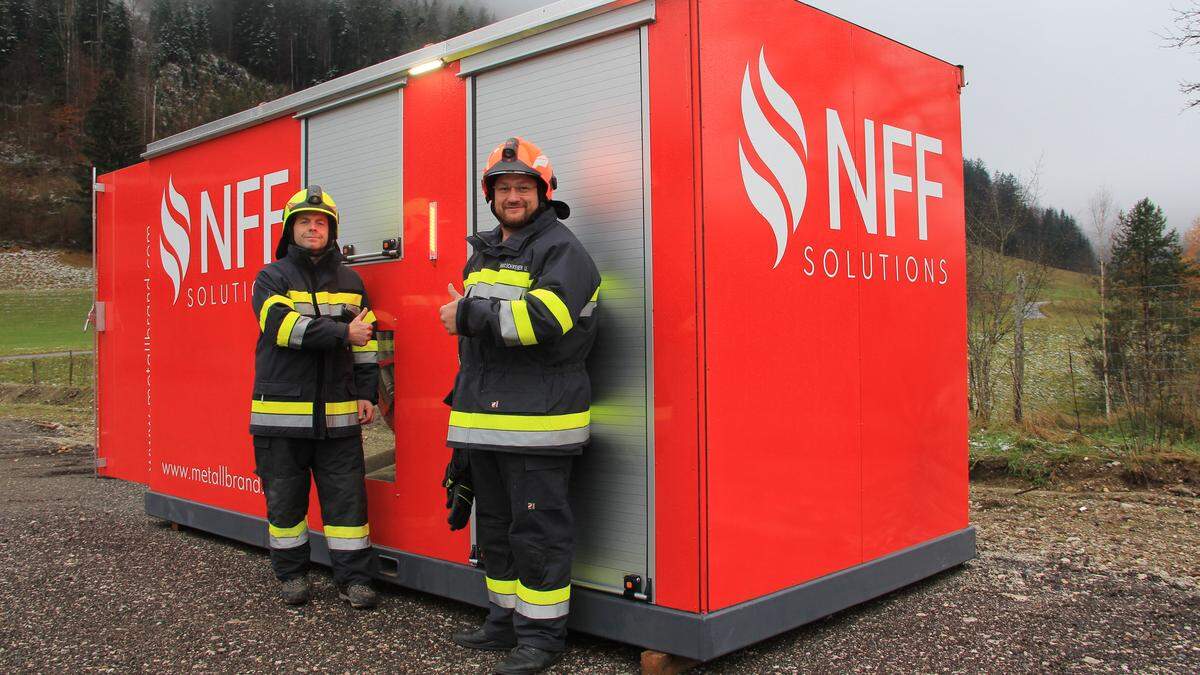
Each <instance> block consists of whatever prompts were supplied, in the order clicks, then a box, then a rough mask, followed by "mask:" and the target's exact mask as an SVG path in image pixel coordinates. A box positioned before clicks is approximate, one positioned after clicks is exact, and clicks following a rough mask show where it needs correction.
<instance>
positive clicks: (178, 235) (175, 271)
mask: <svg viewBox="0 0 1200 675" xmlns="http://www.w3.org/2000/svg"><path fill="white" fill-rule="evenodd" d="M168 199H170V202H171V206H172V207H173V208H174V209H175V213H177V214H179V215H180V216H181V217H182V218H183V222H184V223H185V224H186V225H187V228H186V229H184V226H183V225H180V224H179V222H178V221H176V220H175V216H174V215H172V214H171V210H170V209H168V208H167V200H168ZM159 216H160V219H161V221H162V234H161V235H159V237H158V253H159V259H160V260H162V266H163V271H164V272H166V273H167V276H168V277H170V279H171V286H172V290H173V295H172V296H171V304H172V305H174V304H175V302H176V301H178V300H179V287H180V285H182V284H183V278H184V276H186V275H187V271H188V261H189V258H190V257H191V238H190V236H189V233H190V232H191V229H192V214H191V212H189V211H188V203H187V200H186V199H184V198H183V195H181V194H179V192H178V191H177V190H176V189H175V182H174V177H173V176H168V177H167V187H166V189H164V190H163V194H162V203H161V209H160V212H159ZM164 238H165V239H166V244H170V245H171V249H170V250H168V249H167V246H166V244H165V243H163V239H164Z"/></svg>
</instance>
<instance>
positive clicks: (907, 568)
mask: <svg viewBox="0 0 1200 675" xmlns="http://www.w3.org/2000/svg"><path fill="white" fill-rule="evenodd" d="M146 514H147V515H149V516H152V517H154V518H160V519H162V520H166V521H170V522H172V523H178V524H180V525H184V526H187V527H190V528H193V529H197V530H202V531H205V532H210V533H212V534H216V535H220V536H222V537H226V538H229V539H233V540H236V541H240V542H244V543H247V544H251V545H253V546H258V547H261V548H266V547H267V528H266V521H265V520H264V519H263V518H258V517H254V516H248V515H246V514H243V513H237V512H234V511H229V510H226V509H222V508H218V507H215V506H209V505H206V504H200V503H198V502H193V501H189V500H185V499H180V498H178V497H173V496H170V495H165V494H161V493H157V492H151V491H147V492H146ZM309 541H310V544H311V548H312V559H313V561H314V562H317V563H320V564H322V565H328V564H329V549H328V547H327V546H326V544H325V537H324V536H323V535H322V534H320V533H318V532H311V533H310V534H309ZM375 551H376V553H377V554H378V556H379V561H380V571H379V573H378V578H379V579H380V580H382V581H386V582H389V583H393V584H397V585H399V586H403V587H405V588H411V589H415V590H419V591H423V592H426V593H432V594H434V595H438V596H442V597H446V598H451V599H454V600H459V601H461V602H466V603H470V604H472V605H475V606H478V607H486V606H487V592H486V591H485V590H484V584H483V570H481V569H476V568H474V567H471V566H470V565H467V564H456V563H451V562H447V561H445V560H438V559H435V558H427V557H424V556H419V555H414V554H411V553H405V552H403V551H397V550H394V549H390V548H387V547H385V546H378V545H376V546H375ZM974 557H975V527H974V526H968V527H966V528H964V529H961V530H958V531H956V532H951V533H949V534H946V535H943V536H941V537H937V538H934V539H931V540H929V541H926V542H922V543H920V544H917V545H915V546H911V547H909V548H906V549H904V550H901V551H897V552H895V553H892V554H889V555H886V556H884V557H882V558H878V559H875V560H871V561H869V562H865V563H863V564H861V565H857V566H855V567H851V568H848V569H845V570H842V571H840V572H835V573H833V574H829V575H826V576H824V577H821V578H819V579H814V580H812V581H808V582H805V583H803V584H800V585H797V586H792V587H790V588H785V589H783V590H780V591H776V592H775V593H771V594H769V595H765V596H763V597H760V598H756V599H754V600H749V601H747V602H743V603H740V604H737V605H734V606H732V607H726V608H724V609H720V610H717V611H715V612H710V613H708V614H695V613H692V612H683V611H680V610H676V609H669V608H666V607H659V606H658V605H654V604H651V603H647V602H638V601H634V600H629V599H626V598H624V597H621V596H618V595H612V594H608V593H602V592H599V591H593V590H590V589H585V588H578V587H576V588H574V589H572V591H571V618H570V621H569V627H570V628H571V629H572V630H578V631H580V632H583V633H589V634H591V635H597V636H599V637H603V638H608V639H610V640H616V641H618V642H623V643H626V644H631V645H637V646H639V647H643V648H645V649H652V650H655V651H659V652H663V653H666V654H675V655H678V656H683V657H687V658H689V659H695V660H697V661H709V660H712V659H715V658H717V657H719V656H722V655H724V654H728V653H729V652H732V651H735V650H738V649H741V648H742V647H746V646H749V645H752V644H754V643H756V642H760V641H762V640H765V639H767V638H770V637H773V636H775V635H778V634H780V633H784V632H786V631H789V630H792V629H794V628H797V627H799V626H802V625H804V624H806V623H809V622H812V621H815V620H817V619H820V618H822V617H825V616H828V615H830V614H833V613H835V612H839V611H841V610H843V609H846V608H848V607H852V606H854V605H857V604H860V603H862V602H865V601H867V600H870V599H872V598H876V597H879V596H881V595H884V594H886V593H889V592H891V591H894V590H896V589H899V588H902V587H904V586H907V585H909V584H912V583H914V582H916V581H920V580H921V579H924V578H926V577H929V576H932V575H934V574H937V573H939V572H942V571H944V570H947V569H949V568H951V567H954V566H956V565H960V564H962V563H964V562H966V561H968V560H970V559H972V558H974Z"/></svg>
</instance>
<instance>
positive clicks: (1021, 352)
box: [1012, 272, 1025, 422]
mask: <svg viewBox="0 0 1200 675" xmlns="http://www.w3.org/2000/svg"><path fill="white" fill-rule="evenodd" d="M1013 311H1014V312H1015V313H1016V316H1015V317H1014V319H1013V367H1012V381H1013V421H1014V422H1020V421H1021V418H1022V417H1023V415H1022V410H1021V408H1022V401H1021V398H1022V394H1023V393H1024V389H1025V273H1024V272H1021V273H1019V274H1017V301H1016V303H1015V304H1014V307H1013Z"/></svg>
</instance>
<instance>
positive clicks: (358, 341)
mask: <svg viewBox="0 0 1200 675" xmlns="http://www.w3.org/2000/svg"><path fill="white" fill-rule="evenodd" d="M337 229H338V209H337V205H336V204H335V203H334V201H333V198H332V197H331V196H330V195H329V194H328V193H327V192H325V191H323V190H322V189H321V188H320V187H319V186H316V185H310V186H308V187H307V188H306V189H304V190H301V191H299V192H297V193H296V194H295V195H293V196H292V198H291V199H289V200H288V202H287V205H286V206H285V207H284V211H283V234H282V235H281V236H280V238H279V243H278V245H277V246H276V249H275V258H276V261H275V262H273V263H271V264H269V265H267V266H266V267H264V268H263V269H262V271H260V272H259V273H258V277H257V278H256V279H255V281H254V295H253V298H252V304H253V307H254V316H255V318H256V319H257V321H258V327H259V329H260V330H261V332H260V334H259V336H258V346H257V348H256V349H255V354H254V398H253V401H251V407H250V410H251V413H250V433H251V434H253V435H254V461H255V473H257V474H258V475H259V476H260V477H261V478H262V484H263V492H264V494H265V495H266V498H267V521H268V534H269V536H270V549H271V567H272V569H273V570H274V572H275V576H276V578H278V579H279V581H280V582H281V584H280V595H281V596H282V598H283V601H284V602H286V603H287V604H289V605H302V604H304V603H306V602H308V600H309V597H310V596H311V594H312V584H311V583H310V582H309V580H308V563H309V542H308V518H307V511H308V492H309V482H310V480H314V481H315V482H316V484H317V497H318V499H319V501H320V504H321V519H322V520H323V521H324V525H325V528H324V534H325V543H326V544H327V545H328V547H329V557H330V560H331V562H332V565H333V578H334V581H335V582H336V584H337V587H338V595H339V597H340V598H341V599H343V600H345V601H347V602H349V603H350V605H351V606H352V607H354V608H355V609H369V608H372V607H375V606H376V605H378V604H379V596H378V595H377V594H376V593H375V591H374V590H373V589H372V588H371V585H370V581H371V576H372V571H373V566H374V553H373V551H372V548H371V539H370V529H369V527H368V525H367V494H366V486H365V484H364V482H363V479H364V473H365V465H364V462H363V449H362V432H361V429H360V425H361V424H368V423H370V422H371V420H372V419H373V418H374V415H375V407H374V406H375V403H376V401H377V397H378V395H377V387H378V379H379V366H378V364H377V357H378V353H377V352H378V345H377V343H376V341H375V340H374V339H372V338H373V336H372V332H373V324H374V321H375V315H374V313H373V312H372V311H371V310H370V309H369V305H368V302H367V292H366V289H365V288H364V287H363V283H362V279H360V278H359V276H358V274H356V273H355V272H354V270H352V269H350V268H349V267H347V266H346V265H344V264H343V263H342V255H341V252H340V251H339V250H338V245H337ZM310 477H311V478H310Z"/></svg>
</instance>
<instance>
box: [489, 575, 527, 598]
mask: <svg viewBox="0 0 1200 675" xmlns="http://www.w3.org/2000/svg"><path fill="white" fill-rule="evenodd" d="M483 579H484V581H486V582H487V588H488V590H489V591H492V592H494V593H503V594H505V595H512V594H514V593H516V592H517V583H518V582H517V580H516V579H509V580H508V581H502V580H500V579H493V578H491V577H487V576H485V577H484V578H483Z"/></svg>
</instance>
